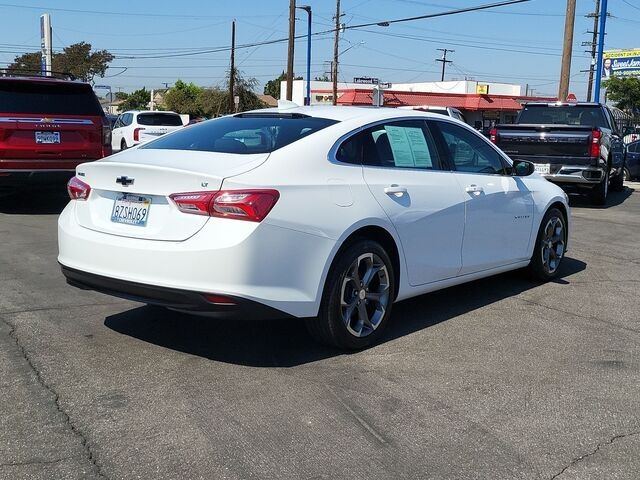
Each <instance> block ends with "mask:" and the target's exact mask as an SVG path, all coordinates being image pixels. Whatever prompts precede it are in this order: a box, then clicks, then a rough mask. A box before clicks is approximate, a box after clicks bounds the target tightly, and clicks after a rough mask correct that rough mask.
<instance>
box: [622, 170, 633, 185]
mask: <svg viewBox="0 0 640 480" xmlns="http://www.w3.org/2000/svg"><path fill="white" fill-rule="evenodd" d="M622 177H623V178H624V181H625V182H630V181H631V172H630V171H629V169H628V168H627V167H624V171H623V174H622Z"/></svg>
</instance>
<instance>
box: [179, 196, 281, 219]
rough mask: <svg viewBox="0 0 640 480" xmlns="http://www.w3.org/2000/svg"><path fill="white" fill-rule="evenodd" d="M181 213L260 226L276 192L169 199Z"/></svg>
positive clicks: (270, 207) (275, 197)
mask: <svg viewBox="0 0 640 480" xmlns="http://www.w3.org/2000/svg"><path fill="white" fill-rule="evenodd" d="M169 198H170V199H171V200H173V202H174V203H175V204H176V206H177V207H178V209H179V210H180V211H181V212H184V213H191V214H194V215H207V216H210V217H223V218H233V219H236V220H247V221H250V222H261V221H262V220H263V219H264V217H266V216H267V215H268V214H269V212H270V211H271V209H272V208H273V206H274V205H275V204H276V202H277V201H278V199H279V198H280V193H279V192H278V191H277V190H262V189H261V190H221V191H218V192H187V193H174V194H172V195H169Z"/></svg>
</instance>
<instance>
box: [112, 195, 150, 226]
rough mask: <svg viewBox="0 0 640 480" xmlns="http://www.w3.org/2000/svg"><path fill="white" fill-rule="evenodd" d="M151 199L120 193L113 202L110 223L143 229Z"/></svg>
mask: <svg viewBox="0 0 640 480" xmlns="http://www.w3.org/2000/svg"><path fill="white" fill-rule="evenodd" d="M150 209H151V199H150V198H149V197H142V196H140V195H133V194H128V193H122V194H120V195H118V196H117V197H116V199H115V201H114V202H113V210H112V211H111V221H112V222H115V223H124V224H127V225H134V226H136V227H144V226H145V225H146V224H147V219H148V218H149V210H150Z"/></svg>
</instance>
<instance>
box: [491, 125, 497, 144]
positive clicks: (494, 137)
mask: <svg viewBox="0 0 640 480" xmlns="http://www.w3.org/2000/svg"><path fill="white" fill-rule="evenodd" d="M489 140H491V143H497V141H498V130H497V129H495V128H492V129H491V130H489Z"/></svg>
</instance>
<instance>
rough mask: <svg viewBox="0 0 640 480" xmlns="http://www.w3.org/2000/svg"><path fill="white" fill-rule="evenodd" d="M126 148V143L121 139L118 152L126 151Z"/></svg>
mask: <svg viewBox="0 0 640 480" xmlns="http://www.w3.org/2000/svg"><path fill="white" fill-rule="evenodd" d="M127 148H128V147H127V142H126V141H125V140H124V138H123V139H122V141H121V142H120V151H123V150H126V149H127Z"/></svg>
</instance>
